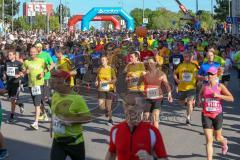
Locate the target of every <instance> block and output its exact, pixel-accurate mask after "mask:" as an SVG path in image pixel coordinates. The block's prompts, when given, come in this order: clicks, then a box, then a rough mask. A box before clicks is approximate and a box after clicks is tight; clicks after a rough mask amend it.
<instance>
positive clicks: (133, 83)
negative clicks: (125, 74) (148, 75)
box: [129, 77, 139, 87]
mask: <svg viewBox="0 0 240 160" xmlns="http://www.w3.org/2000/svg"><path fill="white" fill-rule="evenodd" d="M138 81H139V78H138V77H136V78H131V79H130V81H129V86H130V87H134V86H137V85H138Z"/></svg>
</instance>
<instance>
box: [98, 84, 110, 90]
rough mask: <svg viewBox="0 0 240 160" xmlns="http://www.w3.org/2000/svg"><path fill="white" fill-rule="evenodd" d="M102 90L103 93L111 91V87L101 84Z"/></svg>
mask: <svg viewBox="0 0 240 160" xmlns="http://www.w3.org/2000/svg"><path fill="white" fill-rule="evenodd" d="M100 90H101V91H109V90H110V85H109V84H108V83H100Z"/></svg>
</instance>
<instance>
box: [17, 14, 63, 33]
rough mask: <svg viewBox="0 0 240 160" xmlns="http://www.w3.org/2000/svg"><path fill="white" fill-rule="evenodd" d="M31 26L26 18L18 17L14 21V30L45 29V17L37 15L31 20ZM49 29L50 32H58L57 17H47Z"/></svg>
mask: <svg viewBox="0 0 240 160" xmlns="http://www.w3.org/2000/svg"><path fill="white" fill-rule="evenodd" d="M32 20H33V22H32V26H31V24H30V23H29V18H28V17H19V18H18V19H16V20H15V21H14V26H15V29H22V30H31V29H43V30H46V29H47V17H46V16H44V15H37V16H35V17H33V18H32ZM49 27H50V30H58V29H59V28H60V24H59V21H58V17H57V16H50V17H49Z"/></svg>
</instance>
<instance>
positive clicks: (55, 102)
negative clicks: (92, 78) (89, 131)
mask: <svg viewBox="0 0 240 160" xmlns="http://www.w3.org/2000/svg"><path fill="white" fill-rule="evenodd" d="M51 109H52V113H53V117H56V118H58V117H59V118H60V117H61V118H64V117H67V118H68V119H69V118H72V117H73V119H74V118H76V117H77V116H78V118H79V117H80V116H81V115H83V116H90V112H89V109H88V106H87V104H86V102H85V100H84V99H83V98H82V97H81V96H79V95H77V94H76V93H72V94H69V95H61V94H59V93H57V92H55V93H54V94H53V96H52V106H51ZM53 126H54V123H53ZM62 128H63V129H61V130H60V132H57V131H54V129H53V131H54V138H60V137H75V138H77V140H76V141H75V143H73V144H79V143H81V142H83V141H84V139H83V134H82V132H83V127H82V125H81V124H76V123H75V124H70V125H65V124H62Z"/></svg>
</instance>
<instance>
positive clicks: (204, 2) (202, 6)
mask: <svg viewBox="0 0 240 160" xmlns="http://www.w3.org/2000/svg"><path fill="white" fill-rule="evenodd" d="M18 1H20V2H21V7H20V13H19V15H20V16H22V10H23V7H22V4H23V2H26V1H30V0H18ZM59 1H60V0H47V2H51V3H53V4H54V9H55V8H56V7H57V6H58V5H59ZM144 1H145V3H144V4H145V8H150V9H156V8H159V7H164V8H166V9H168V10H171V11H174V12H177V11H178V10H179V6H178V4H177V3H176V2H175V0H144ZM180 2H182V4H183V5H185V7H186V8H187V9H189V10H192V11H194V12H195V11H196V0H180ZM62 3H63V4H64V5H67V6H68V7H69V8H70V9H71V15H74V14H86V13H87V12H88V11H89V10H90V9H92V8H93V7H122V6H123V9H124V10H125V11H126V12H128V13H130V11H131V10H132V9H134V8H142V7H143V0H62ZM198 3H199V5H198V8H199V10H208V11H211V0H198ZM215 3H216V2H215V0H213V5H215ZM90 25H93V26H94V27H97V28H100V26H101V22H91V23H90ZM77 26H78V27H79V26H80V22H79V23H78V24H77Z"/></svg>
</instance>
